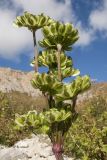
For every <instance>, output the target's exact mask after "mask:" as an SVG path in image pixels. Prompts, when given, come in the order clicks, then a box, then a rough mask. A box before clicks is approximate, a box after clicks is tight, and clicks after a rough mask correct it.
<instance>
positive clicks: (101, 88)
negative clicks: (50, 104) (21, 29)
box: [0, 68, 107, 102]
mask: <svg viewBox="0 0 107 160" xmlns="http://www.w3.org/2000/svg"><path fill="white" fill-rule="evenodd" d="M33 73H34V72H33V71H31V72H22V71H20V70H13V69H11V68H0V91H2V92H6V93H9V92H14V91H17V92H20V93H26V94H28V95H29V96H34V97H41V96H42V94H41V92H40V91H39V90H38V89H34V88H33V87H32V86H31V83H30V80H31V79H32V77H33ZM98 95H103V96H105V97H107V82H105V83H92V86H91V88H90V89H89V90H88V91H86V92H84V93H83V94H80V95H79V96H78V102H81V101H84V100H86V99H89V98H92V97H93V96H98Z"/></svg>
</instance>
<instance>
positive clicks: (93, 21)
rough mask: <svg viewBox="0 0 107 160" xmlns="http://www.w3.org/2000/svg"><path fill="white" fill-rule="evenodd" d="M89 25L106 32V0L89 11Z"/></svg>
mask: <svg viewBox="0 0 107 160" xmlns="http://www.w3.org/2000/svg"><path fill="white" fill-rule="evenodd" d="M90 25H91V26H92V27H93V29H94V30H95V31H97V30H98V31H105V32H106V33H107V0H103V5H102V6H101V7H99V8H97V9H95V10H93V11H92V12H91V14H90Z"/></svg>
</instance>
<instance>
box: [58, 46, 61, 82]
mask: <svg viewBox="0 0 107 160" xmlns="http://www.w3.org/2000/svg"><path fill="white" fill-rule="evenodd" d="M61 48H62V46H61V45H60V44H58V45H57V63H58V79H59V81H61V80H62V77H61Z"/></svg>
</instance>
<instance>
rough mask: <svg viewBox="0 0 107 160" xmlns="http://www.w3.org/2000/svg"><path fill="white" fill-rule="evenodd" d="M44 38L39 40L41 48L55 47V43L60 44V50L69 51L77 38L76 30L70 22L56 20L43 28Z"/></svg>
mask: <svg viewBox="0 0 107 160" xmlns="http://www.w3.org/2000/svg"><path fill="white" fill-rule="evenodd" d="M43 35H44V39H43V40H42V41H40V42H39V44H40V46H41V47H43V48H52V49H53V48H54V49H57V45H58V44H61V46H62V50H66V51H69V50H71V49H72V47H71V45H73V44H74V43H75V42H76V41H77V40H78V38H79V37H78V31H77V30H76V29H74V27H73V25H72V24H70V23H66V24H63V23H60V22H56V23H53V24H52V25H50V26H46V27H44V28H43Z"/></svg>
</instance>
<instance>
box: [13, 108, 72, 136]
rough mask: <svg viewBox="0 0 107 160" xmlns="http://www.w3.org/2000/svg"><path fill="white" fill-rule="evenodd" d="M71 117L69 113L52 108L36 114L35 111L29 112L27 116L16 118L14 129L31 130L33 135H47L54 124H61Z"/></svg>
mask: <svg viewBox="0 0 107 160" xmlns="http://www.w3.org/2000/svg"><path fill="white" fill-rule="evenodd" d="M70 117H71V112H70V111H69V112H68V111H65V110H64V109H61V110H59V111H58V109H56V108H52V109H50V110H48V111H44V112H41V113H37V112H36V111H30V112H28V114H24V115H22V116H19V115H18V116H17V118H16V120H15V123H16V124H17V125H16V129H19V130H21V129H23V128H27V129H29V127H30V129H31V128H32V129H33V132H35V133H45V134H49V133H51V132H52V128H53V125H54V124H55V123H61V122H63V121H66V120H67V119H68V118H70Z"/></svg>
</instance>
